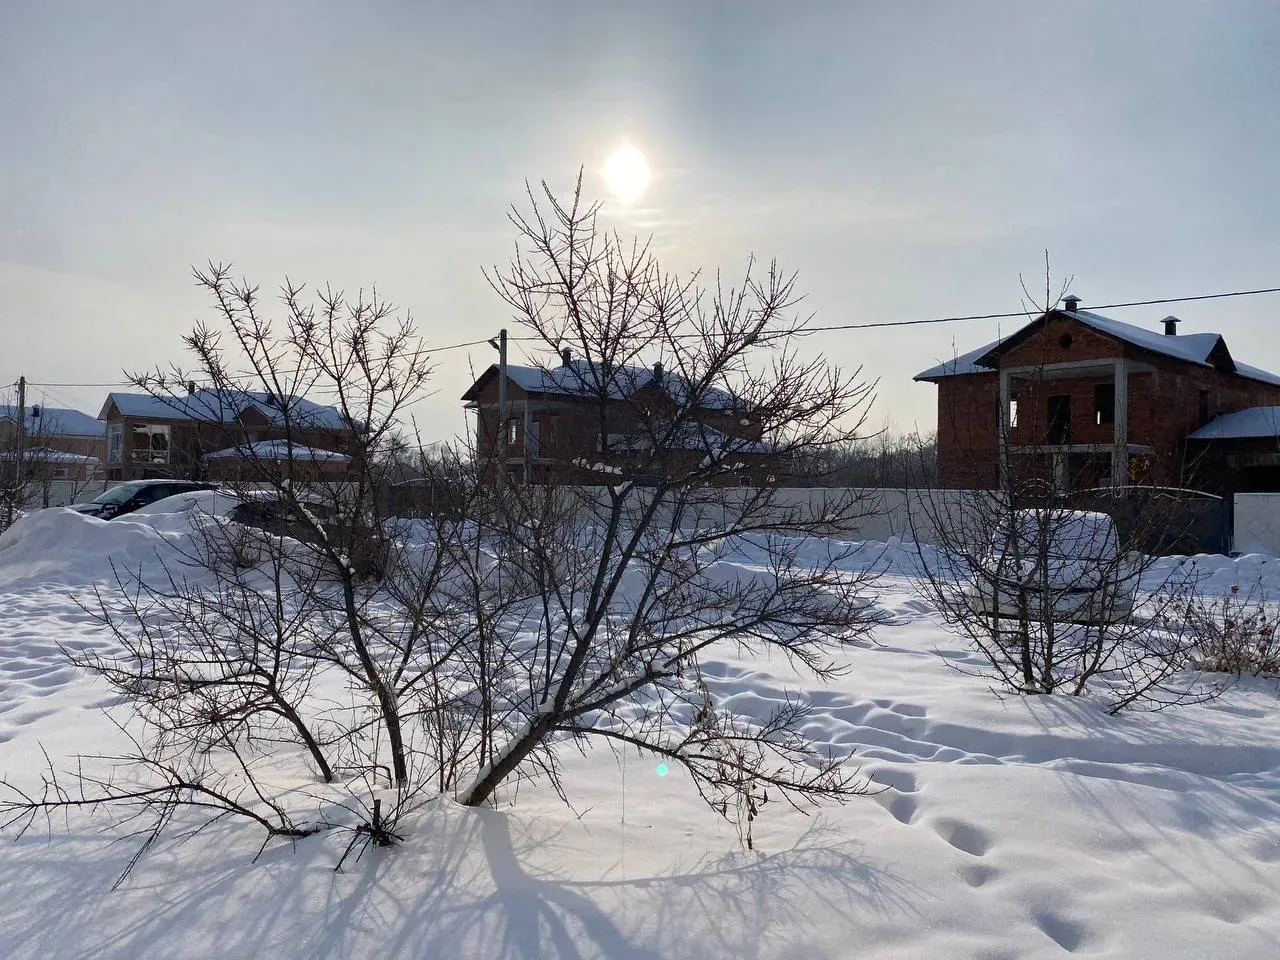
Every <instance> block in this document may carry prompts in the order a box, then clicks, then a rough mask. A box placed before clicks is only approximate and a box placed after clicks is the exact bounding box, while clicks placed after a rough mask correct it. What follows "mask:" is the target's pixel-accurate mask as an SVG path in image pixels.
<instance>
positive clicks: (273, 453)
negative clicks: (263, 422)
mask: <svg viewBox="0 0 1280 960" xmlns="http://www.w3.org/2000/svg"><path fill="white" fill-rule="evenodd" d="M247 458H256V459H258V460H288V459H290V458H292V459H294V460H324V461H327V462H329V463H350V462H351V458H350V457H349V456H347V455H346V454H345V453H335V452H334V451H332V450H321V449H320V448H319V447H304V446H303V445H302V444H299V443H295V444H292V445H291V444H290V443H289V442H288V441H286V440H255V441H254V442H253V443H248V444H245V445H244V446H243V447H228V448H227V449H226V450H215V451H213V452H212V453H206V454H205V455H204V459H206V460H239V459H247Z"/></svg>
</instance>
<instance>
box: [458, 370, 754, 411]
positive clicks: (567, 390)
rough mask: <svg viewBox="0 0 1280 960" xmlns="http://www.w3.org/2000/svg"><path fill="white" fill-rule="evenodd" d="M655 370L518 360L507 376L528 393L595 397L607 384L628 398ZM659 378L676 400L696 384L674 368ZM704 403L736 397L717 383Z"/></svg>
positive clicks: (615, 396)
mask: <svg viewBox="0 0 1280 960" xmlns="http://www.w3.org/2000/svg"><path fill="white" fill-rule="evenodd" d="M497 373H498V365H497V364H493V365H492V366H490V367H489V369H488V370H486V371H485V372H484V373H483V374H481V375H480V378H479V379H478V380H476V382H475V384H473V385H472V386H471V389H469V390H468V391H467V392H466V393H465V394H463V397H462V399H464V400H472V399H475V393H476V392H477V388H478V387H479V386H480V384H481V382H482V381H484V380H486V379H488V378H489V377H491V376H497ZM654 375H655V371H654V370H653V369H652V368H650V367H636V366H626V365H624V366H619V367H616V368H614V369H613V370H612V371H610V372H609V373H607V374H606V373H605V371H604V368H603V367H602V366H601V365H600V364H595V363H588V362H587V361H585V360H573V361H571V362H570V363H568V364H564V363H561V364H559V365H557V366H554V367H526V366H520V365H516V364H508V365H507V379H509V380H511V381H512V382H513V383H515V384H517V385H518V386H519V387H520V388H521V389H522V390H524V391H526V392H527V393H544V394H554V395H557V396H570V397H594V396H596V395H597V394H598V393H599V391H600V388H601V386H603V387H604V388H605V389H606V391H607V395H608V397H609V398H610V399H611V400H625V399H626V398H628V397H630V396H633V395H634V394H635V393H636V392H637V391H639V390H641V389H643V388H644V387H647V386H649V385H650V384H652V383H654V382H655V376H654ZM661 377H662V378H661V380H660V381H658V382H659V383H660V384H661V387H662V389H664V390H665V391H666V392H667V393H668V394H669V395H670V396H671V397H672V398H673V399H674V400H676V401H677V402H683V401H684V400H685V398H686V397H687V396H688V395H689V394H690V393H691V392H692V390H693V386H692V384H691V383H690V382H689V381H688V380H687V379H685V378H684V377H681V376H679V375H678V374H675V373H672V372H671V371H665V372H663V373H662V375H661ZM700 406H702V407H704V408H709V409H729V408H731V407H732V406H733V397H732V395H730V394H729V393H728V392H727V391H725V390H721V389H718V388H716V387H709V388H707V389H706V391H705V393H704V396H703V399H702V403H701V404H700Z"/></svg>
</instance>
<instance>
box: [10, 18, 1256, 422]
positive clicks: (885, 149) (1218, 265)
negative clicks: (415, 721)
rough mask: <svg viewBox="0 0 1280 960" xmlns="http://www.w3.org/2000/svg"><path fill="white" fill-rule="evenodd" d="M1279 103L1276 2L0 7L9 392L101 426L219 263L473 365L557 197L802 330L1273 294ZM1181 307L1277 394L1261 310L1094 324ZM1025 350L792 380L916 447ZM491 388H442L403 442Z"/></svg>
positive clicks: (892, 362)
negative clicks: (516, 215) (792, 315)
mask: <svg viewBox="0 0 1280 960" xmlns="http://www.w3.org/2000/svg"><path fill="white" fill-rule="evenodd" d="M1278 103H1280V4H1276V3H1274V2H1273V0H1257V2H1251V0H1209V2H1193V0H1148V2H1127V0H1101V2H1088V0H1070V2H1058V0H1037V2H1035V3H1026V2H1024V0H974V2H970V3H953V2H943V0H938V2H927V0H909V2H901V3H873V2H862V3H855V2H842V3H836V2H830V3H819V2H807V3H793V4H780V3H776V2H751V0H738V2H702V3H688V2H684V0H679V2H675V0H673V2H647V3H633V4H621V3H616V4H605V3H600V2H598V0H596V2H582V3H570V2H562V0H543V2H538V3H530V2H510V3H481V2H477V3H470V4H462V3H451V4H443V3H434V2H416V3H415V2H408V0H401V2H390V0H372V2H367V3H363V4H350V3H345V2H343V3H339V2H336V0H314V2H307V3H302V2H285V0H258V2H248V0H222V2H220V3H217V4H195V3H154V2H152V3H140V2H131V0H116V2H112V3H110V4H104V3H100V2H97V0H82V2H78V3H75V2H66V0H46V2H41V3H20V2H17V0H0V335H2V336H0V384H4V383H12V382H13V381H15V380H16V379H17V377H18V376H19V375H25V376H26V377H27V378H28V379H29V380H30V381H32V382H33V383H36V384H57V386H34V387H32V390H31V397H32V400H33V401H43V402H46V403H51V404H55V405H69V406H75V407H79V408H81V409H84V410H86V411H88V412H90V413H94V414H96V413H97V412H98V409H99V408H100V407H101V405H102V402H103V400H104V398H105V395H106V393H107V390H108V389H109V388H108V387H104V386H93V385H97V384H104V383H111V382H116V381H119V380H121V378H122V371H126V370H127V371H136V370H141V369H146V368H150V367H154V366H155V365H157V364H160V365H166V366H167V365H168V364H169V363H170V362H173V361H183V360H184V357H183V355H182V346H181V341H180V338H181V336H182V334H183V333H184V332H186V331H188V330H190V328H191V327H192V325H193V324H194V323H196V322H197V321H200V320H204V321H206V322H212V321H215V320H216V317H215V316H214V314H213V313H212V311H211V309H210V304H209V302H208V300H207V298H206V297H205V296H204V295H203V294H202V293H201V292H200V291H199V290H198V289H196V287H195V285H194V283H193V281H192V278H191V268H192V266H193V265H199V264H203V263H206V262H208V261H210V260H214V261H229V262H231V263H233V264H234V266H235V269H236V270H237V272H239V273H242V274H243V275H245V276H246V277H248V278H249V279H250V280H252V281H253V282H255V283H258V284H260V285H261V286H262V287H263V288H264V289H267V290H271V289H274V288H276V287H277V286H278V285H279V283H280V282H281V281H282V280H283V279H284V278H285V277H286V276H288V277H289V278H291V279H293V280H295V281H303V282H306V283H308V284H310V285H312V286H315V285H324V284H330V285H332V286H335V287H339V288H342V289H345V290H347V291H355V290H358V289H360V288H365V289H367V288H369V287H371V286H376V287H377V289H378V291H379V292H380V293H381V294H382V295H384V296H386V297H388V298H389V299H391V300H392V301H394V302H396V303H398V304H400V305H401V306H402V307H403V308H405V309H407V310H408V311H410V312H411V314H412V315H413V317H414V318H415V320H416V323H417V325H418V328H419V331H420V333H421V334H422V336H423V337H424V339H425V340H426V341H427V342H428V343H433V344H440V345H443V344H452V343H457V342H460V341H466V340H475V339H478V338H479V337H481V336H483V335H489V334H492V333H494V332H496V331H497V329H498V328H499V327H502V326H511V325H512V324H511V317H510V315H509V311H508V310H507V309H506V308H505V307H504V306H503V304H502V303H501V302H499V301H498V299H497V297H496V296H495V295H494V294H493V292H492V291H491V290H490V289H489V288H488V286H487V285H486V283H485V280H484V277H483V275H482V273H481V270H482V268H483V267H485V266H490V265H493V264H502V263H504V262H505V261H507V260H508V259H509V257H510V253H511V249H512V244H513V242H514V240H515V236H514V233H513V231H512V228H511V227H510V225H509V224H508V222H507V220H506V211H507V208H508V207H509V205H510V204H511V203H512V202H514V201H518V200H519V199H520V197H521V195H522V191H523V189H524V181H525V179H531V180H534V181H536V180H539V179H542V178H546V179H548V180H549V181H550V182H551V183H552V184H553V186H556V187H557V188H567V187H568V186H569V185H570V184H571V183H572V181H573V178H574V176H575V174H576V171H577V169H578V168H579V167H580V166H583V167H585V170H586V180H587V188H588V191H589V192H590V193H591V194H592V195H593V196H597V197H599V198H600V199H602V200H605V204H606V205H605V212H606V216H607V217H608V218H609V220H610V223H611V224H612V225H616V226H617V227H618V228H619V229H620V230H622V231H623V232H624V233H637V234H640V235H642V236H649V235H651V236H652V238H653V242H654V245H655V249H657V250H658V251H659V252H660V253H661V254H662V256H663V259H664V262H665V263H666V264H667V265H668V266H669V267H671V268H673V269H677V270H690V269H694V268H702V269H706V270H714V269H716V268H722V269H725V270H726V271H729V272H737V271H739V270H740V269H741V268H742V266H743V264H744V263H745V261H746V258H747V257H748V256H749V255H752V254H754V255H755V256H756V257H759V258H762V259H764V260H766V261H767V260H769V259H772V258H777V259H778V260H779V262H780V263H781V264H782V265H783V266H784V267H786V268H788V269H791V270H795V271H797V273H798V285H799V289H800V290H802V291H804V292H805V293H806V298H805V300H804V302H803V305H802V312H803V313H804V314H805V315H808V314H810V313H811V314H813V321H812V322H813V323H816V324H846V323H875V322H884V321H893V320H907V319H916V318H928V317H936V316H954V315H961V314H981V313H993V312H1004V311H1010V310H1017V309H1019V308H1020V306H1021V304H1022V300H1023V293H1022V288H1021V285H1020V279H1019V278H1020V277H1025V278H1026V279H1027V280H1028V282H1029V283H1030V285H1031V286H1032V288H1033V289H1036V288H1037V287H1043V274H1044V261H1045V254H1046V251H1048V255H1049V258H1050V263H1051V269H1052V271H1053V273H1054V275H1055V277H1059V278H1070V281H1071V282H1070V286H1071V289H1072V292H1074V293H1075V294H1076V295H1077V296H1079V297H1080V298H1081V300H1082V304H1083V305H1084V306H1086V307H1087V306H1089V305H1090V304H1099V303H1111V302H1117V301H1128V300H1143V299H1154V298H1162V297H1179V296H1192V295H1199V294H1205V293H1215V292H1220V291H1227V290H1235V289H1244V288H1256V287H1269V286H1280V189H1277V171H1278V170H1280V108H1278V107H1277V104H1278ZM624 142H625V143H631V144H633V145H634V146H636V147H637V148H639V149H640V150H641V151H643V153H644V154H645V155H646V157H647V158H648V161H649V164H650V166H651V168H652V171H653V176H652V180H651V182H650V183H649V185H648V187H647V189H646V190H645V192H644V194H643V195H642V196H641V198H640V199H639V200H637V201H636V203H635V204H634V205H632V206H624V205H622V204H620V203H618V202H616V200H612V199H610V197H609V195H608V192H607V190H606V187H605V184H604V181H603V179H602V177H601V175H600V171H601V169H602V167H603V165H604V162H605V160H606V158H607V157H608V156H609V154H610V153H611V152H612V151H613V150H614V149H615V148H617V147H618V146H619V145H620V144H622V143H624ZM1170 312H1174V313H1176V314H1177V315H1178V316H1180V317H1181V318H1182V320H1183V324H1182V326H1181V327H1180V332H1182V333H1190V332H1198V331H1207V330H1213V331H1217V332H1220V333H1222V334H1223V335H1224V336H1225V337H1226V338H1227V342H1228V345H1229V347H1230V349H1231V350H1232V353H1233V354H1234V355H1235V356H1236V357H1237V358H1238V359H1241V360H1245V361H1247V362H1249V363H1253V364H1255V365H1257V366H1262V367H1264V368H1269V369H1272V370H1276V371H1280V335H1277V328H1276V324H1275V320H1274V318H1275V317H1276V315H1277V314H1278V313H1280V295H1269V296H1257V297H1246V298H1238V299H1233V300H1216V301H1214V300H1211V301H1204V302H1200V303H1188V304H1178V305H1175V306H1172V307H1170V306H1150V307H1141V308H1131V309H1126V310H1123V311H1114V312H1112V315H1113V316H1115V317H1117V318H1119V319H1123V320H1126V321H1128V322H1130V323H1136V324H1140V325H1144V326H1149V327H1151V328H1152V329H1156V328H1158V321H1159V320H1160V319H1161V318H1162V317H1163V316H1165V315H1166V314H1168V313H1170ZM1011 324H1012V326H1011ZM1016 325H1017V324H1016V322H1014V321H1008V320H1006V321H1001V322H996V321H969V322H963V323H950V324H940V325H933V326H925V327H906V328H889V329H884V330H853V331H843V332H832V333H826V334H820V335H815V336H813V337H811V338H809V339H807V340H806V341H805V342H804V343H803V344H802V347H801V349H802V352H805V351H807V352H810V353H813V354H819V355H822V356H824V357H825V358H827V359H828V360H829V361H831V362H833V363H837V364H839V365H841V366H842V367H845V368H856V367H861V368H862V370H863V373H864V375H865V376H866V377H867V378H868V379H874V380H877V381H878V388H877V399H876V406H875V412H874V414H873V420H874V421H875V422H876V423H878V424H882V425H888V426H891V427H893V428H895V429H898V430H910V429H914V428H920V429H923V430H928V429H932V427H933V425H934V422H935V420H936V401H935V395H934V387H932V386H931V385H929V384H920V383H914V382H913V381H912V377H913V376H914V374H916V373H918V372H919V371H921V370H923V369H925V368H926V367H928V366H931V365H932V364H933V363H935V362H937V361H938V360H941V359H945V358H947V357H950V356H953V355H955V353H957V352H965V351H967V350H970V349H972V348H974V347H977V346H979V345H981V344H983V343H985V342H987V341H989V340H991V339H994V338H995V337H996V336H998V335H1000V333H1001V332H1004V333H1007V332H1009V330H1011V329H1013V328H1014V327H1016ZM492 358H493V353H492V350H491V349H490V348H488V347H487V346H483V347H479V348H474V349H471V350H454V351H450V352H446V353H441V354H440V355H439V358H438V362H437V367H436V373H435V376H434V381H433V390H434V391H435V392H434V393H433V394H432V395H431V396H430V397H428V398H427V399H425V400H424V401H423V402H422V403H421V404H419V405H418V406H417V407H416V408H415V413H416V416H417V419H418V426H419V429H420V430H421V431H422V433H423V434H424V435H425V436H426V437H427V439H431V440H444V439H448V438H451V437H453V436H455V435H457V434H459V433H460V432H462V431H463V430H464V429H465V420H464V416H463V412H462V404H461V401H460V399H459V397H460V396H461V394H462V393H463V391H464V390H465V389H466V388H467V386H468V385H469V384H470V382H471V374H472V371H473V370H474V371H476V372H478V371H480V370H482V369H484V367H485V366H487V365H488V364H489V363H490V362H491V360H492ZM530 359H531V360H534V361H536V362H552V360H551V358H549V357H545V356H541V355H535V356H533V357H528V358H526V357H522V356H520V355H519V353H518V352H513V356H512V362H516V361H518V360H530ZM80 384H84V385H85V386H79V385H80Z"/></svg>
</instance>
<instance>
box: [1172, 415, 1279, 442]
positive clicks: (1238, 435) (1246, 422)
mask: <svg viewBox="0 0 1280 960" xmlns="http://www.w3.org/2000/svg"><path fill="white" fill-rule="evenodd" d="M1248 437H1280V407H1247V408H1246V409H1244V410H1237V411H1236V412H1235V413H1224V414H1223V415H1222V416H1220V417H1214V418H1213V419H1212V420H1210V421H1209V422H1208V423H1206V424H1205V425H1204V426H1203V427H1201V428H1200V429H1199V430H1196V431H1195V432H1194V433H1190V434H1188V435H1187V439H1188V440H1236V439H1244V438H1248Z"/></svg>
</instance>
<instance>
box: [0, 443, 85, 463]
mask: <svg viewBox="0 0 1280 960" xmlns="http://www.w3.org/2000/svg"><path fill="white" fill-rule="evenodd" d="M17 459H18V451H17V450H4V451H0V460H17ZM22 459H23V460H28V461H31V462H33V463H34V462H37V461H38V462H40V463H81V464H85V463H98V462H99V461H98V458H97V457H85V456H81V455H80V454H78V453H67V452H66V451H65V450H53V449H50V448H49V447H25V448H23V451H22Z"/></svg>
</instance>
